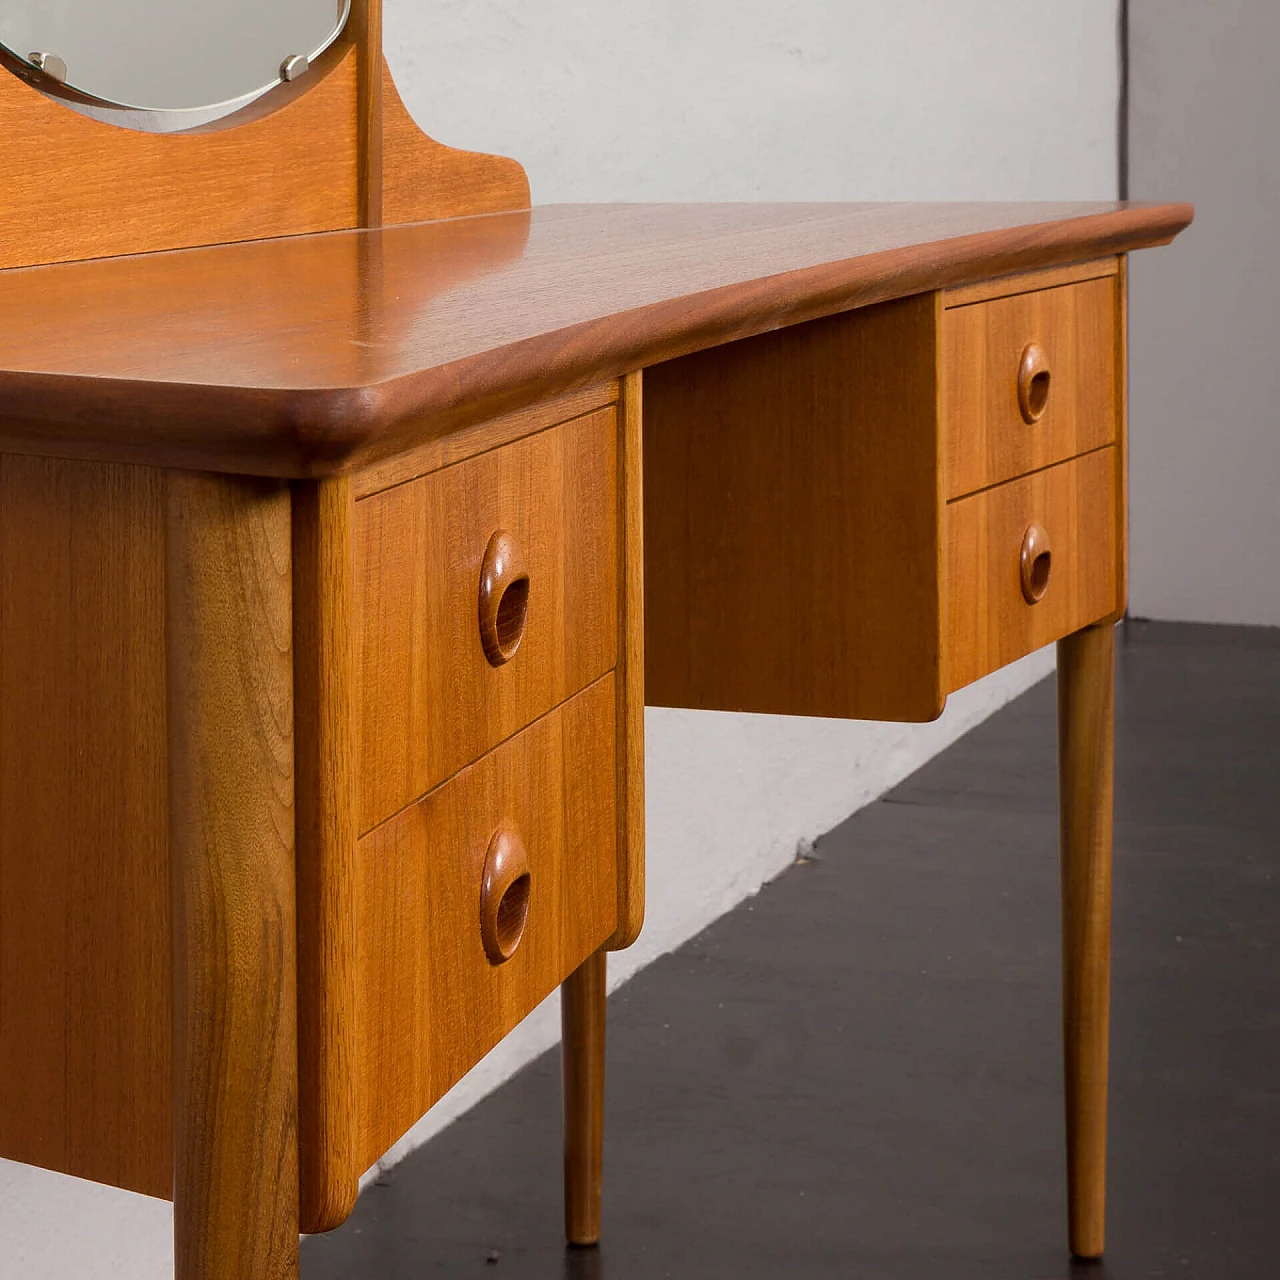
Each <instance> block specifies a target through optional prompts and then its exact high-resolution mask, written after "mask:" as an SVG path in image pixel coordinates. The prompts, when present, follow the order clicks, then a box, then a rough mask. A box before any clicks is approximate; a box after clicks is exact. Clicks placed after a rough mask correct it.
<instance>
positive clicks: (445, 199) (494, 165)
mask: <svg viewBox="0 0 1280 1280" xmlns="http://www.w3.org/2000/svg"><path fill="white" fill-rule="evenodd" d="M528 207H529V179H528V177H527V175H526V174H525V171H524V167H523V166H522V165H521V164H520V163H519V161H516V160H509V159H507V158H506V157H505V156H492V155H486V154H484V153H483V152H479V151H462V150H459V149H457V148H455V147H448V146H445V145H444V144H443V143H440V142H437V141H436V140H435V139H434V138H430V137H428V136H427V135H426V134H424V133H423V132H422V129H421V128H420V127H419V126H418V124H417V123H416V122H415V120H414V118H413V117H412V116H411V115H410V114H409V112H408V111H407V110H406V108H405V105H404V103H403V101H402V100H401V98H400V93H399V91H398V90H397V89H396V84H395V81H394V80H393V79H392V76H391V71H390V69H389V68H388V67H387V65H386V63H385V62H384V63H383V68H382V225H384V226H389V225H390V226H393V225H398V224H400V223H405V222H425V221H427V220H428V219H430V218H463V217H469V216H472V215H476V214H486V213H507V212H509V211H511V210H513V209H527V208H528ZM401 283H403V281H402V282H401Z"/></svg>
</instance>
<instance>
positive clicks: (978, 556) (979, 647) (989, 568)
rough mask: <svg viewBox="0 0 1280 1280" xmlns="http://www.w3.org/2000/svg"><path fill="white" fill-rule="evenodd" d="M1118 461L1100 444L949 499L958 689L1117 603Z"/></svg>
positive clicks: (950, 633) (950, 602)
mask: <svg viewBox="0 0 1280 1280" xmlns="http://www.w3.org/2000/svg"><path fill="white" fill-rule="evenodd" d="M1116 464H1117V457H1116V450H1115V448H1113V447H1108V448H1103V449H1099V450H1097V451H1096V452H1094V453H1090V454H1086V455H1085V456H1084V457H1082V458H1076V459H1073V460H1072V461H1070V462H1063V463H1060V464H1059V465H1058V466H1056V467H1049V468H1048V469H1047V470H1044V471H1037V472H1036V473H1035V474H1034V475H1030V476H1024V477H1023V478H1022V479H1020V480H1013V481H1011V482H1010V483H1008V484H1003V485H1000V486H999V487H997V488H994V489H988V490H986V491H985V492H983V493H978V494H974V495H973V496H972V497H968V498H962V499H961V500H960V501H959V502H953V503H951V504H950V506H948V508H947V568H948V574H947V637H948V647H947V672H948V685H949V687H950V689H951V690H953V691H954V690H956V689H959V688H962V687H963V686H964V685H967V684H969V683H971V682H972V681H974V680H976V679H978V677H979V676H984V675H986V674H987V673H988V672H990V671H995V670H996V669H997V668H999V667H1003V666H1004V665H1005V664H1006V663H1009V662H1013V661H1014V660H1015V659H1017V658H1021V657H1022V656H1023V655H1024V654H1028V653H1031V652H1032V651H1033V650H1035V649H1038V648H1040V646H1041V645H1045V644H1048V643H1049V642H1050V641H1052V640H1060V639H1061V638H1062V637H1063V636H1065V635H1069V634H1070V633H1071V632H1072V631H1076V630H1078V629H1079V628H1081V627H1085V626H1088V625H1089V624H1090V623H1094V622H1098V621H1101V620H1102V619H1103V618H1105V617H1107V616H1108V615H1110V614H1113V613H1114V612H1115V611H1116V610H1117V609H1118V608H1119V607H1120V603H1121V602H1120V601H1119V599H1118V594H1119V592H1118V588H1117V583H1118V581H1119V574H1118V560H1119V555H1120V547H1119V545H1118V519H1117V517H1118V477H1117V475H1116ZM1041 593H1042V594H1041ZM1037 594H1039V598H1038V599H1036V598H1035V597H1036V596H1037Z"/></svg>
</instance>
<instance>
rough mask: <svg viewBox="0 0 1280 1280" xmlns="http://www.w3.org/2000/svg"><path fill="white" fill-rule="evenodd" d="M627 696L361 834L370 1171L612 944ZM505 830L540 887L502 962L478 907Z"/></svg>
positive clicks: (360, 1097)
mask: <svg viewBox="0 0 1280 1280" xmlns="http://www.w3.org/2000/svg"><path fill="white" fill-rule="evenodd" d="M615 696H616V695H615V691H614V678H613V676H612V675H607V676H604V677H603V678H602V679H600V680H598V681H596V683H595V684H593V685H591V686H590V688H588V689H586V690H584V691H583V692H582V693H580V694H578V695H577V696H576V697H574V698H571V699H570V700H569V701H568V702H566V703H565V704H563V705H562V706H561V707H558V708H556V709H555V710H553V711H550V712H548V714H547V715H545V716H543V717H542V718H541V719H540V720H538V721H536V722H535V723H534V724H532V725H530V727H529V728H527V729H526V730H524V732H522V733H520V734H517V735H516V736H515V737H514V738H511V739H509V740H508V741H507V742H504V743H503V744H502V745H501V746H499V747H497V748H496V749H495V750H494V751H492V752H490V753H489V754H488V755H486V756H485V757H484V758H483V759H482V760H480V761H479V762H478V763H476V764H474V765H471V766H469V767H468V768H467V769H465V770H463V772H461V773H460V774H458V775H457V776H456V777H454V778H453V779H451V780H450V781H449V782H446V783H445V784H443V785H442V786H441V787H438V788H437V789H436V790H434V791H432V792H431V793H430V794H428V795H427V796H426V797H424V798H423V799H422V800H421V801H419V802H418V803H417V804H415V805H413V806H411V807H410V808H408V809H405V810H404V811H403V812H402V813H400V814H398V815H396V816H395V817H394V818H392V819H391V820H390V821H388V822H386V823H384V824H383V825H381V826H380V827H378V828H376V829H375V830H374V831H372V832H371V833H370V834H368V835H367V836H364V837H363V838H362V839H361V841H360V843H359V846H358V848H357V855H356V856H357V860H358V870H357V920H358V929H357V933H358V938H359V944H358V945H359V965H358V974H359V978H358V982H359V986H358V991H357V999H356V1016H357V1024H358V1027H359V1035H358V1044H359V1060H358V1064H357V1087H356V1097H357V1101H358V1107H359V1147H358V1155H359V1161H358V1162H357V1164H358V1168H359V1169H361V1170H363V1169H365V1168H367V1167H368V1166H369V1165H371V1164H372V1163H373V1162H374V1161H375V1160H376V1159H377V1158H378V1157H379V1156H381V1155H382V1154H383V1152H385V1151H386V1150H387V1148H388V1147H390V1146H391V1144H392V1143H394V1142H395V1141H396V1139H398V1138H399V1137H400V1136H401V1135H402V1134H403V1133H404V1132H405V1131H406V1130H407V1129H408V1128H409V1126H410V1125H412V1124H413V1123H414V1122H415V1121H416V1120H417V1119H418V1118H419V1117H420V1116H421V1115H422V1114H423V1113H424V1112H425V1111H426V1110H427V1108H428V1107H430V1106H431V1104H432V1103H433V1102H435V1101H436V1099H437V1098H439V1097H440V1096H441V1095H442V1094H443V1093H444V1092H445V1091H446V1090H447V1089H448V1088H449V1087H450V1086H451V1085H452V1084H454V1083H455V1081H457V1080H459V1079H460V1078H461V1077H462V1075H463V1074H464V1073H465V1072H466V1071H467V1070H468V1069H469V1068H470V1067H472V1066H473V1065H474V1064H475V1063H476V1062H478V1061H479V1060H480V1058H481V1057H483V1056H484V1054H485V1053H487V1052H488V1051H489V1049H491V1048H492V1047H493V1046H494V1045H495V1044H496V1043H497V1042H498V1041H499V1040H500V1039H501V1038H502V1037H503V1036H504V1035H505V1034H506V1033H507V1032H508V1031H510V1030H511V1028H512V1027H514V1026H515V1025H516V1023H517V1022H519V1021H520V1020H521V1019H522V1018H523V1017H524V1016H525V1015H526V1014H527V1013H529V1012H531V1011H532V1009H533V1008H534V1007H535V1006H536V1005H537V1004H538V1003H539V1002H540V1001H541V1000H542V999H543V998H544V997H545V996H547V995H548V994H550V992H552V991H553V990H554V989H555V987H556V986H557V984H559V983H560V982H563V981H564V979H565V978H567V977H568V976H569V974H570V973H572V972H573V971H574V970H575V969H576V968H577V967H578V966H579V965H580V964H581V963H582V962H583V961H584V960H585V959H586V958H587V956H588V955H590V954H591V953H592V952H593V951H595V950H596V949H597V948H599V947H600V946H601V944H602V943H604V942H605V941H606V940H607V939H608V938H609V937H610V936H611V935H612V934H613V932H614V930H615V928H616V926H617V866H616V848H615V822H616V815H615V786H616V779H615V765H614V699H615ZM502 827H509V828H510V829H512V830H513V831H515V832H516V833H518V834H519V836H520V839H521V840H522V842H523V844H524V846H525V848H526V850H527V852H528V859H529V866H530V869H531V886H530V894H529V906H528V919H527V922H526V924H525V927H524V934H523V937H522V939H521V941H520V944H519V946H518V947H516V949H515V951H514V954H512V956H511V958H510V959H509V960H507V961H505V962H504V963H502V964H500V965H494V964H492V963H491V962H490V960H489V958H488V957H487V956H486V954H485V949H484V945H483V940H482V936H481V922H480V899H481V882H482V873H483V870H484V864H485V859H486V856H487V854H488V851H489V847H490V843H491V841H492V840H493V837H494V834H495V833H496V832H497V831H498V830H499V829H500V828H502Z"/></svg>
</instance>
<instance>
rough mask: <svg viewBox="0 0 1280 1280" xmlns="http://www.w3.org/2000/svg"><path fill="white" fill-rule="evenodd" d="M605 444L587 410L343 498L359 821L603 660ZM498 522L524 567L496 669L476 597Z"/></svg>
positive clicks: (389, 807) (614, 612)
mask: <svg viewBox="0 0 1280 1280" xmlns="http://www.w3.org/2000/svg"><path fill="white" fill-rule="evenodd" d="M616 447H617V427H616V422H615V414H614V411H613V410H612V409H611V408H609V409H603V410H598V411H597V412H595V413H592V414H588V415H585V416H583V417H581V418H576V419H574V420H572V421H571V422H568V423H566V424H564V425H562V426H559V427H555V428H551V429H549V430H546V431H543V432H540V433H539V434H537V435H533V436H530V437H528V438H527V439H524V440H520V441H517V442H516V443H514V444H511V445H507V446H506V447H505V448H502V449H497V450H494V451H492V452H490V453H485V454H481V455H480V456H478V457H475V458H472V459H470V460H469V461H467V462H463V463H459V464H458V465H457V466H453V467H447V468H445V469H444V470H442V471H438V472H435V473H433V474H431V475H428V476H426V477H424V478H423V479H421V480H415V481H413V482H411V483H409V484H404V485H399V486H397V487H396V488H393V489H388V490H386V491H384V492H382V493H379V494H377V495H375V496H374V497H371V498H365V499H363V500H362V501H361V502H359V503H357V504H356V510H355V530H354V542H355V563H356V582H355V595H354V601H355V614H356V619H357V627H358V631H359V634H358V640H357V657H356V663H357V675H358V691H357V700H358V704H359V725H360V732H359V755H360V774H359V785H358V799H357V805H358V813H359V821H360V830H361V831H362V832H364V831H368V830H369V829H370V828H371V827H372V826H374V825H375V824H376V823H378V822H380V821H382V820H383V819H384V818H388V817H390V816H391V815H392V814H393V813H395V812H396V811H397V810H399V809H401V808H403V806H405V805H406V804H408V803H410V802H411V801H413V800H416V799H417V798H418V797H419V796H421V795H423V794H424V793H425V792H426V791H428V790H429V789H430V788H431V787H433V786H435V785H436V784H437V783H439V782H442V781H443V780H444V779H445V778H447V777H449V776H450V775H451V774H452V773H454V772H455V771H456V770H458V769H460V768H462V766H463V765H466V764H469V763H470V762H471V761H473V760H476V759H478V758H479V757H480V756H481V755H483V754H484V752H485V751H487V750H488V749H489V748H490V747H493V746H495V745H496V744H497V743H499V742H501V741H502V740H503V739H504V738H507V737H509V736H510V735H511V734H512V733H515V732H516V731H517V730H518V729H521V728H523V727H524V726H525V725H527V724H529V723H531V722H532V721H533V720H534V719H536V718H537V717H538V716H540V715H542V714H543V713H544V712H546V711H548V710H550V709H551V707H553V706H555V705H556V704H557V703H559V702H562V701H564V699H565V698H567V697H569V696H570V695H571V694H573V693H576V692H577V691H578V690H579V689H582V688H585V687H586V685H587V684H589V683H590V682H591V681H592V680H594V679H596V678H597V677H598V676H600V675H602V674H603V673H604V672H605V671H608V670H610V669H611V668H612V667H613V666H614V664H615V662H616V660H617V632H618V569H617V564H618V558H617V528H616V525H617V518H618V509H617V502H618V499H617V460H616ZM502 530H505V531H506V532H508V533H509V534H510V535H511V536H512V537H513V538H514V539H515V541H516V542H517V543H518V544H519V546H520V548H521V550H522V551H523V554H524V560H525V563H526V566H527V568H528V573H529V600H528V622H527V626H526V629H525V634H524V639H523V641H522V643H521V645H520V648H519V650H518V652H517V653H516V654H515V656H514V657H513V658H512V659H511V661H509V662H507V663H505V664H504V665H502V666H500V667H494V666H492V665H491V664H490V663H489V661H488V660H487V658H486V656H485V652H484V648H483V646H482V643H481V635H480V626H479V617H478V603H479V591H480V569H481V563H482V561H483V559H484V554H485V550H486V548H487V547H488V545H489V542H490V540H491V539H492V537H493V535H494V534H495V533H497V532H499V531H502Z"/></svg>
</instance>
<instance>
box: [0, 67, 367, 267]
mask: <svg viewBox="0 0 1280 1280" xmlns="http://www.w3.org/2000/svg"><path fill="white" fill-rule="evenodd" d="M0 70H3V69H2V68H0ZM355 92H356V57H355V50H354V48H353V47H352V46H351V45H350V44H348V43H345V42H339V44H337V45H335V46H334V47H333V48H331V49H330V50H329V51H328V52H327V53H325V54H324V55H322V57H320V58H319V59H317V61H316V63H315V65H314V67H313V69H312V71H311V72H310V73H309V74H308V75H306V76H303V77H302V78H301V79H299V80H297V81H294V82H293V83H292V84H287V85H283V86H281V88H280V89H278V90H276V91H274V92H273V93H272V94H270V95H268V99H267V100H265V101H264V100H260V101H259V102H257V103H254V104H253V105H251V106H250V107H247V108H245V110H244V111H243V112H240V113H237V115H236V116H234V117H228V118H227V119H226V120H224V121H219V122H217V124H216V125H214V126H207V127H205V128H202V129H197V130H191V131H189V132H186V133H180V134H164V133H141V132H138V131H136V130H133V129H122V128H120V127H119V126H117V125H114V124H107V123H104V122H102V121H99V120H93V119H90V118H89V117H88V116H83V115H80V114H79V113H78V112H75V111H73V110H72V109H71V108H70V107H67V106H66V105H64V104H63V103H60V102H57V101H54V100H52V99H50V98H47V97H45V95H44V94H43V93H42V92H41V91H40V90H39V89H36V88H34V87H32V86H31V85H28V84H24V83H23V82H22V81H21V80H19V79H18V78H17V77H16V76H14V75H10V74H9V73H8V72H5V73H4V74H0V135H3V137H4V139H5V156H6V160H7V163H9V164H10V165H12V166H13V172H15V173H26V174H29V175H33V178H32V180H31V181H27V182H15V183H11V184H9V186H8V187H7V188H6V191H5V198H4V205H3V208H2V209H0V268H4V267H22V266H28V265H31V264H34V263H49V262H67V261H70V260H73V259H82V258H103V257H110V256H113V255H116V254H129V253H151V252H155V251H156V250H164V249H176V248H180V247H183V246H187V245H208V244H221V243H224V242H226V241H232V240H254V239H260V238H262V237H265V236H292V235H300V234H303V233H306V232H311V231H327V230H331V229H333V228H336V227H354V226H355V225H356V120H355V111H354V105H355ZM268 105H269V106H270V108H271V109H270V110H266V107H267V106H268ZM34 175H38V177H36V176H34ZM304 175H305V176H304ZM123 210H127V211H128V216H127V217H126V216H122V211H123Z"/></svg>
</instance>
